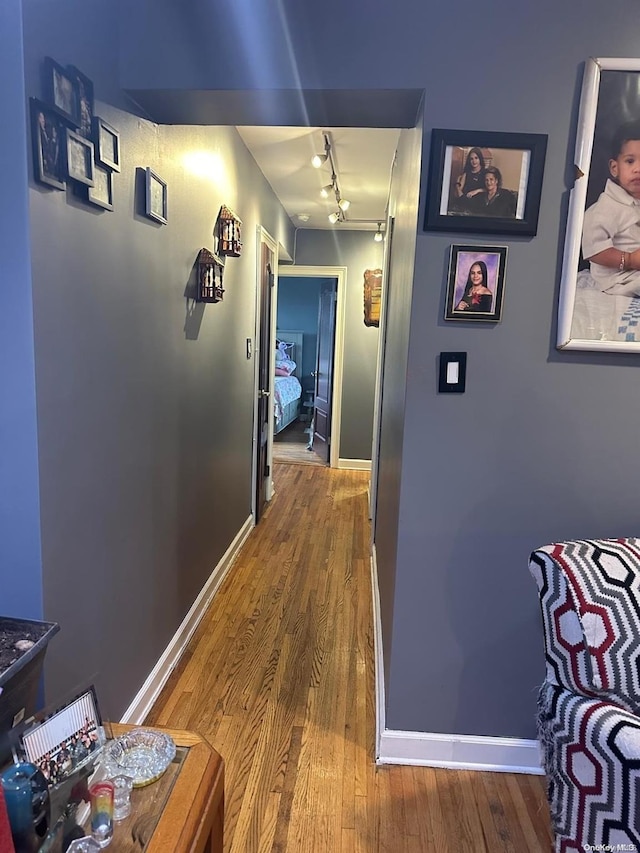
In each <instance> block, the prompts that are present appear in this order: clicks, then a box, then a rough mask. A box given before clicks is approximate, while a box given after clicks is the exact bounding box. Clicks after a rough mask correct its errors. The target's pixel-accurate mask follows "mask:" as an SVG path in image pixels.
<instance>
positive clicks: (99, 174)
mask: <svg viewBox="0 0 640 853" xmlns="http://www.w3.org/2000/svg"><path fill="white" fill-rule="evenodd" d="M87 201H89V202H91V204H94V205H95V206H96V207H101V208H103V210H113V172H112V171H111V169H106V168H105V167H104V166H101V165H100V164H99V163H94V165H93V186H92V187H87Z"/></svg>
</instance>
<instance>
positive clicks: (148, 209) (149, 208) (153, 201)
mask: <svg viewBox="0 0 640 853" xmlns="http://www.w3.org/2000/svg"><path fill="white" fill-rule="evenodd" d="M145 214H146V215H147V216H148V217H149V219H153V220H154V221H155V222H160V223H162V224H163V225H166V224H167V184H166V182H165V181H163V180H162V178H161V177H160V176H159V175H157V174H156V173H155V172H154V171H152V170H151V169H150V168H149V167H147V169H146V171H145Z"/></svg>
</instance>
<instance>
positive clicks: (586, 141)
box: [556, 58, 640, 353]
mask: <svg viewBox="0 0 640 853" xmlns="http://www.w3.org/2000/svg"><path fill="white" fill-rule="evenodd" d="M634 116H640V59H620V58H591V59H588V60H587V61H586V62H585V68H584V77H583V81H582V92H581V96H580V106H579V110H578V126H577V132H576V146H575V154H574V164H575V174H576V178H575V182H574V185H573V187H572V189H571V192H570V196H569V209H568V214H567V226H566V231H565V242H564V252H563V259H562V273H561V277H560V294H559V299H558V328H557V340H556V346H557V348H558V349H560V350H565V349H566V350H588V351H594V352H597V351H605V352H636V353H640V296H637V295H636V294H640V271H638V270H635V269H633V268H632V261H630V259H629V255H630V254H631V253H632V252H633V251H634V248H640V227H639V226H638V225H637V224H635V220H636V219H637V217H635V216H632V219H633V222H632V224H631V227H630V228H628V229H626V228H625V229H624V230H623V229H621V228H620V227H619V226H618V227H614V222H616V221H617V222H618V223H621V222H622V219H621V218H620V217H621V215H622V214H620V213H618V211H623V212H624V211H625V208H626V211H627V212H629V211H631V212H632V211H633V210H637V207H635V206H634V205H633V201H634V195H635V197H636V198H637V197H638V195H639V193H638V191H636V189H635V188H634V187H633V186H631V185H627V188H625V182H626V178H625V176H624V175H623V174H622V173H621V170H620V168H621V167H620V163H621V162H622V160H621V159H619V156H618V155H620V154H621V150H622V148H623V147H625V146H627V144H630V145H631V148H632V149H633V150H636V149H638V150H640V140H638V139H637V138H635V137H638V135H639V133H640V128H639V127H637V126H636V127H635V128H634V127H633V126H632V125H633V123H634V122H633V119H632V121H631V123H630V122H629V119H630V117H634ZM614 148H615V149H617V150H616V151H615V152H614V150H613V149H614ZM625 150H626V148H625ZM629 190H630V191H629ZM612 214H613V216H612ZM636 237H638V239H639V242H638V243H637V245H636V243H635V242H634V241H635V238H636ZM606 248H609V249H611V250H615V251H613V252H612V256H611V255H610V257H609V258H608V259H606V260H608V261H609V263H610V264H612V265H611V266H610V265H608V264H600V263H597V262H594V261H592V260H590V259H592V258H594V256H595V255H596V254H598V255H600V259H601V260H605V258H602V255H601V254H600V253H601V251H602V250H604V249H606ZM623 252H624V256H623ZM585 253H586V254H587V256H586V257H585Z"/></svg>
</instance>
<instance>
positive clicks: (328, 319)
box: [313, 279, 338, 464]
mask: <svg viewBox="0 0 640 853" xmlns="http://www.w3.org/2000/svg"><path fill="white" fill-rule="evenodd" d="M336 284H337V282H336V281H335V279H328V280H325V281H323V283H322V286H321V288H320V296H319V301H318V347H317V355H316V370H315V385H314V395H313V449H314V450H315V452H316V453H317V454H318V455H319V456H320V457H321V458H322V459H323V460H324V461H325V462H326V463H327V464H329V459H330V450H331V401H332V397H333V353H334V343H335V333H336V300H337V296H338V293H337V289H336Z"/></svg>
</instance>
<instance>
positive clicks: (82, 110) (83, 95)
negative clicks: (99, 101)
mask: <svg viewBox="0 0 640 853" xmlns="http://www.w3.org/2000/svg"><path fill="white" fill-rule="evenodd" d="M67 71H68V73H69V76H70V77H71V79H72V80H73V81H74V84H75V90H76V121H77V125H78V133H79V134H80V135H81V136H84V137H86V138H87V139H91V137H92V132H93V114H94V105H93V82H92V81H91V80H90V79H89V78H88V77H87V76H86V74H83V73H82V71H80V69H79V68H76V67H75V65H69V66H68V68H67Z"/></svg>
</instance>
